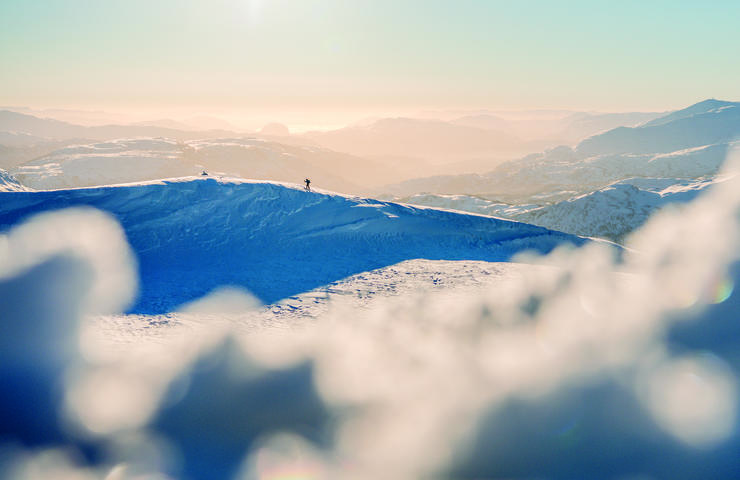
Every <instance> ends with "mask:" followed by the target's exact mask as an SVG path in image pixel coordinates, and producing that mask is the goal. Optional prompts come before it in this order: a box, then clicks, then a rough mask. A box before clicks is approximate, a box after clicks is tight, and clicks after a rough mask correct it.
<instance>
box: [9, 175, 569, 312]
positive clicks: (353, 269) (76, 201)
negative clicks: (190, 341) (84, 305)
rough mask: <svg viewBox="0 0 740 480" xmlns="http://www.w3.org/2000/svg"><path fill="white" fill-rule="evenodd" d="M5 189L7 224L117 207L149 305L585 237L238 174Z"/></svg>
mask: <svg viewBox="0 0 740 480" xmlns="http://www.w3.org/2000/svg"><path fill="white" fill-rule="evenodd" d="M0 195H2V197H1V198H0V229H1V230H4V229H7V228H9V227H10V226H12V225H14V224H16V223H18V222H19V221H21V220H23V219H24V218H26V217H28V216H29V215H31V214H33V213H37V212H40V211H45V210H53V209H58V208H63V207H68V206H79V205H87V206H92V207H96V208H99V209H102V210H104V211H107V212H110V213H112V214H113V215H114V216H115V217H116V218H117V219H118V220H119V221H120V222H121V224H122V225H123V228H124V230H125V232H126V236H127V238H128V240H129V242H130V243H131V246H132V248H133V250H134V251H135V253H136V254H137V256H138V260H139V266H140V270H141V285H142V290H141V295H140V297H139V300H138V303H137V304H136V306H135V308H134V310H135V311H139V312H149V313H161V312H166V311H169V310H171V309H173V308H174V307H176V306H177V305H179V304H182V303H183V302H186V301H188V300H191V299H193V298H196V297H199V296H202V295H204V294H205V293H207V292H209V291H210V290H212V289H213V288H215V287H217V286H220V285H226V284H232V285H240V286H243V287H246V288H248V289H249V290H250V291H252V292H253V293H254V294H255V295H257V296H258V297H259V298H260V299H261V300H263V301H265V302H272V301H275V300H278V299H281V298H285V297H288V296H290V295H294V294H296V293H300V292H304V291H308V290H311V289H313V288H315V287H317V286H320V285H325V284H328V283H330V282H332V281H335V280H338V279H341V278H344V277H347V276H349V275H352V274H355V273H359V272H364V271H368V270H372V269H376V268H380V267H383V266H387V265H392V264H395V263H398V262H400V261H403V260H408V259H414V258H426V259H444V260H486V261H505V260H508V259H509V258H510V257H511V256H512V255H513V254H515V253H517V252H520V251H522V250H534V251H538V252H548V251H550V250H551V249H553V248H554V247H555V246H557V245H560V244H562V243H572V244H582V243H583V242H584V240H583V239H582V238H580V237H575V236H572V235H567V234H563V233H559V232H555V231H551V230H547V229H544V228H541V227H537V226H533V225H527V224H522V223H517V222H512V221H508V220H500V219H495V218H491V217H485V216H478V215H471V214H463V213H455V212H448V211H441V210H434V209H429V208H418V207H412V206H407V205H399V204H395V203H388V202H380V201H376V200H371V199H366V198H359V197H348V196H342V195H337V194H330V193H326V192H321V193H316V192H306V191H304V190H303V189H302V188H298V187H296V186H290V185H284V184H277V183H264V182H256V181H246V180H240V179H228V180H218V181H217V180H216V179H213V178H198V177H188V178H183V179H178V180H168V181H158V182H149V183H140V184H130V185H120V186H109V187H94V188H83V189H71V190H54V191H39V192H3V193H1V194H0Z"/></svg>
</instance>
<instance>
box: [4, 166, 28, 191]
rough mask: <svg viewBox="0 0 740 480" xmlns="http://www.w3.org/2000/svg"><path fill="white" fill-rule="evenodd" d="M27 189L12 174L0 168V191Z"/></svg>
mask: <svg viewBox="0 0 740 480" xmlns="http://www.w3.org/2000/svg"><path fill="white" fill-rule="evenodd" d="M28 190H29V189H28V188H26V187H24V186H23V185H21V184H20V183H19V182H18V180H16V179H15V177H14V176H13V175H11V174H10V173H8V172H7V171H5V170H3V169H2V168H0V192H23V191H28Z"/></svg>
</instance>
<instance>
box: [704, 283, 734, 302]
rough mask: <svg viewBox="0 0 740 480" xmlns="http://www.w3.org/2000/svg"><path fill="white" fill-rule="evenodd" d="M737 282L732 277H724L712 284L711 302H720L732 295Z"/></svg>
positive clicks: (710, 290) (710, 291)
mask: <svg viewBox="0 0 740 480" xmlns="http://www.w3.org/2000/svg"><path fill="white" fill-rule="evenodd" d="M734 289H735V283H734V282H733V281H732V279H731V278H730V277H724V278H722V279H720V280H718V281H716V282H714V283H713V284H712V285H711V288H710V289H709V302H711V303H714V304H718V303H722V302H724V301H726V300H727V299H728V298H730V297H731V296H732V292H733V290H734Z"/></svg>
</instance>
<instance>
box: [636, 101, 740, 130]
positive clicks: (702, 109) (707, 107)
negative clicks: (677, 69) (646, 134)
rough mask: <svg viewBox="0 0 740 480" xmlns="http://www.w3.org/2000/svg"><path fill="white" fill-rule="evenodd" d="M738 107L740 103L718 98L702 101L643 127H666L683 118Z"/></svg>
mask: <svg viewBox="0 0 740 480" xmlns="http://www.w3.org/2000/svg"><path fill="white" fill-rule="evenodd" d="M738 106H740V103H738V102H728V101H726V100H717V99H716V98H708V99H706V100H702V101H701V102H698V103H695V104H693V105H691V106H688V107H686V108H684V109H681V110H676V111H675V112H672V113H669V114H668V115H665V116H663V117H660V118H656V119H655V120H651V121H650V122H647V123H645V124H644V125H643V126H645V127H653V126H656V125H664V124H666V123H669V122H673V121H676V120H680V119H682V118H688V117H692V116H694V115H700V114H702V113H709V112H712V111H716V110H719V109H721V108H725V107H738Z"/></svg>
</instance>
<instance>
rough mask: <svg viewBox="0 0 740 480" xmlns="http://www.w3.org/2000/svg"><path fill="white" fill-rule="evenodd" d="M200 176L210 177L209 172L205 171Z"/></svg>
mask: <svg viewBox="0 0 740 480" xmlns="http://www.w3.org/2000/svg"><path fill="white" fill-rule="evenodd" d="M200 175H201V176H206V177H207V176H208V172H206V171H205V170H203V173H201V174H200Z"/></svg>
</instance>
